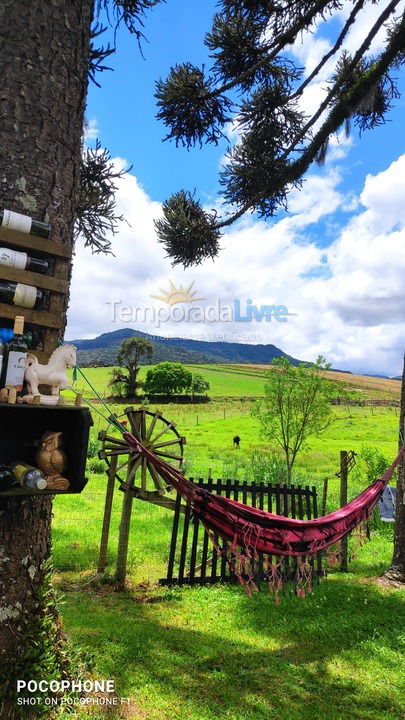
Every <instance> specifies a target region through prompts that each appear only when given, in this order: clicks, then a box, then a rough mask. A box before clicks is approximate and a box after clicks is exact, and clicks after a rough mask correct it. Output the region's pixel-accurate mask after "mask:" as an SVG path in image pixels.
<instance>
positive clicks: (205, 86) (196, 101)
mask: <svg viewBox="0 0 405 720" xmlns="http://www.w3.org/2000/svg"><path fill="white" fill-rule="evenodd" d="M212 90H213V81H212V80H206V78H205V77H204V70H200V69H199V68H197V67H195V66H194V65H192V64H191V63H184V64H183V65H176V66H175V67H174V68H171V70H170V75H169V77H168V79H167V80H166V82H162V81H161V80H160V81H159V82H157V83H156V94H155V97H156V99H157V106H158V107H159V108H160V110H159V112H158V113H157V118H158V119H159V120H163V121H164V123H165V124H166V125H168V126H169V127H170V128H171V131H170V133H169V134H168V135H167V137H166V138H165V139H166V140H171V139H174V140H175V141H176V145H178V144H179V142H180V143H181V144H182V145H183V146H186V147H187V148H189V147H190V146H191V145H194V144H195V143H198V142H199V143H200V145H201V144H202V140H203V139H205V141H206V142H212V143H215V145H217V144H218V141H219V140H220V138H221V137H222V136H223V133H222V130H221V128H222V127H223V126H224V124H225V123H226V122H227V120H229V117H228V110H229V108H230V106H231V102H230V100H228V98H226V97H221V96H217V95H215V94H213V93H212ZM207 98H209V100H208V99H207ZM185 128H188V130H187V131H186V132H184V129H185Z"/></svg>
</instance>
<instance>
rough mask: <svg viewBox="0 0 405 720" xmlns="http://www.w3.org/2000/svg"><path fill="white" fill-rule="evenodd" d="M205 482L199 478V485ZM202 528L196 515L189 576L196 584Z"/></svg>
mask: <svg viewBox="0 0 405 720" xmlns="http://www.w3.org/2000/svg"><path fill="white" fill-rule="evenodd" d="M203 484H204V481H203V479H202V478H200V479H199V481H198V485H199V486H200V487H201V485H203ZM199 530H200V522H199V520H198V517H196V516H195V517H194V520H193V537H192V541H191V556H190V570H189V572H188V576H189V578H190V584H191V585H194V583H195V581H196V577H195V572H196V567H195V566H196V559H197V546H198V535H199Z"/></svg>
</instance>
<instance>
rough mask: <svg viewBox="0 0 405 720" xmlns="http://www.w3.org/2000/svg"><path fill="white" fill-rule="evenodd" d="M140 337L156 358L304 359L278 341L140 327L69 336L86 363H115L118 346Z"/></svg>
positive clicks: (194, 362)
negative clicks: (180, 334) (199, 336)
mask: <svg viewBox="0 0 405 720" xmlns="http://www.w3.org/2000/svg"><path fill="white" fill-rule="evenodd" d="M134 336H135V337H139V338H144V339H145V340H149V341H150V342H151V343H152V345H153V362H154V363H159V362H163V361H165V360H170V361H172V362H183V363H186V364H190V365H199V364H200V365H201V364H210V365H216V364H221V363H235V364H238V365H239V364H240V365H243V364H252V365H269V364H270V363H271V362H272V360H273V358H278V357H285V358H287V360H289V361H290V363H292V365H298V364H299V363H300V362H302V361H301V360H297V359H296V358H293V357H291V356H290V355H287V353H285V352H283V351H282V350H280V348H278V347H276V346H275V345H248V344H242V343H232V342H223V341H222V342H218V341H216V342H209V341H206V340H191V339H188V338H165V337H159V336H157V335H148V334H147V333H143V332H140V331H139V330H131V328H125V329H124V328H123V329H122V330H115V331H114V332H108V333H103V334H102V335H99V336H98V337H96V338H94V339H92V340H69V341H68V342H70V343H71V344H72V345H75V346H76V347H77V350H78V354H77V357H78V363H79V365H82V366H83V367H91V366H96V365H98V366H107V365H116V362H117V360H116V356H117V351H118V348H119V346H120V344H121V342H122V340H125V338H130V337H134Z"/></svg>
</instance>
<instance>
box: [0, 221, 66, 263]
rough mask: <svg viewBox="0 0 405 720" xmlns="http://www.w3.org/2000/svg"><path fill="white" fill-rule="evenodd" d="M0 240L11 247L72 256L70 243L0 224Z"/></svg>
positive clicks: (64, 256) (46, 253) (56, 255)
mask: <svg viewBox="0 0 405 720" xmlns="http://www.w3.org/2000/svg"><path fill="white" fill-rule="evenodd" d="M0 241H2V242H5V243H6V244H7V245H10V246H12V247H16V248H21V249H23V250H27V249H28V250H36V251H37V252H41V253H44V254H45V255H54V256H55V257H62V258H67V259H70V258H71V257H72V248H71V246H70V245H64V244H62V243H57V242H55V241H54V240H50V239H49V238H42V237H38V236H37V235H27V234H26V233H21V232H18V231H17V230H9V229H8V228H4V227H1V226H0Z"/></svg>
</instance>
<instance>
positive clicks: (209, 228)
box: [155, 190, 220, 268]
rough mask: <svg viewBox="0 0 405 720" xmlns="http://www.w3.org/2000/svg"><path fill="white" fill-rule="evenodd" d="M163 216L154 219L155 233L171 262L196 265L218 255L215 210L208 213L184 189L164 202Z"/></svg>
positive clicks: (186, 265)
mask: <svg viewBox="0 0 405 720" xmlns="http://www.w3.org/2000/svg"><path fill="white" fill-rule="evenodd" d="M162 209H163V218H159V219H158V220H155V228H156V233H157V236H158V238H159V242H161V243H162V245H163V247H164V249H165V251H166V252H167V254H168V256H169V257H170V258H172V260H173V265H177V264H178V263H182V264H183V265H184V267H185V268H186V267H189V266H190V265H199V264H200V263H202V262H203V260H206V259H207V258H214V257H215V256H216V255H217V254H218V250H219V243H218V238H219V236H220V232H219V230H217V229H216V227H215V221H216V213H215V212H213V213H208V212H206V211H205V210H203V208H202V207H201V204H200V203H199V202H198V200H194V198H193V196H192V195H191V193H189V192H186V191H184V190H180V192H178V193H176V194H175V195H173V196H172V197H171V198H170V199H169V200H167V201H166V202H164V203H163V208H162Z"/></svg>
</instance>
